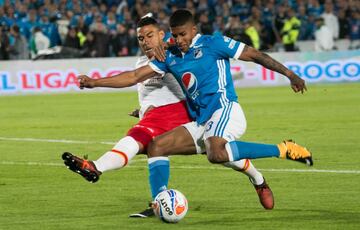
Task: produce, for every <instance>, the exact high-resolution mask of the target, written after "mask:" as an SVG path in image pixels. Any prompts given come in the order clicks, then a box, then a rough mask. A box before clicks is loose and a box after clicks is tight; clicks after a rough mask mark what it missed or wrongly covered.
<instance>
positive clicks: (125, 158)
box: [111, 149, 128, 166]
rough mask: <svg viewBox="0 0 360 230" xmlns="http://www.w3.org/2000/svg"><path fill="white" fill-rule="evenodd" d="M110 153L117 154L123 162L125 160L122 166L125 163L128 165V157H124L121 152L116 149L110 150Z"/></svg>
mask: <svg viewBox="0 0 360 230" xmlns="http://www.w3.org/2000/svg"><path fill="white" fill-rule="evenodd" d="M111 152H114V153H117V154H119V155H120V156H122V157H124V160H125V163H124V166H125V165H127V163H128V157H127V156H126V154H125V153H123V152H121V151H118V150H116V149H112V150H111Z"/></svg>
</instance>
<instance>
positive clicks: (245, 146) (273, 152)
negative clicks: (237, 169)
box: [226, 141, 280, 161]
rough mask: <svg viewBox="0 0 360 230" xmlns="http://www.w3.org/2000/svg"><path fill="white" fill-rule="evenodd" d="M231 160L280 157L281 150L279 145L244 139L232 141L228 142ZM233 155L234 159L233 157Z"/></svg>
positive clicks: (227, 146)
mask: <svg viewBox="0 0 360 230" xmlns="http://www.w3.org/2000/svg"><path fill="white" fill-rule="evenodd" d="M226 150H227V151H228V154H229V161H238V160H241V159H256V158H266V157H279V155H280V150H279V148H278V147H277V145H268V144H259V143H251V142H243V141H230V142H228V143H227V144H226ZM231 157H232V158H233V159H231Z"/></svg>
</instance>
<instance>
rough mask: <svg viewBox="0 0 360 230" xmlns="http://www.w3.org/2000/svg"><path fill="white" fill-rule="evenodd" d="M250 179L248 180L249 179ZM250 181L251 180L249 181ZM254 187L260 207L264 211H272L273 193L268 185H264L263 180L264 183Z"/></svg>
mask: <svg viewBox="0 0 360 230" xmlns="http://www.w3.org/2000/svg"><path fill="white" fill-rule="evenodd" d="M249 179H250V178H249ZM250 181H251V180H250ZM253 185H254V188H255V190H256V193H257V194H258V196H259V200H260V203H261V205H262V206H263V207H264V208H265V209H269V210H270V209H273V208H274V204H275V203H274V196H273V193H272V191H271V189H270V187H269V185H268V184H267V183H266V180H265V178H264V182H263V183H262V184H260V185H255V184H253Z"/></svg>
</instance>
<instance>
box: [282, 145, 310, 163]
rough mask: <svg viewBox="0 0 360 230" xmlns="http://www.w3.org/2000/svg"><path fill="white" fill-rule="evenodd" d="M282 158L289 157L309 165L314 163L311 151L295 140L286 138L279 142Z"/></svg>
mask: <svg viewBox="0 0 360 230" xmlns="http://www.w3.org/2000/svg"><path fill="white" fill-rule="evenodd" d="M278 148H279V150H280V156H279V157H280V158H282V159H289V160H293V161H298V162H301V163H304V164H306V165H308V166H312V165H313V160H312V156H311V152H310V151H309V150H307V149H306V148H305V147H303V146H301V145H298V144H296V143H295V142H294V141H293V140H286V141H283V142H282V143H280V144H278Z"/></svg>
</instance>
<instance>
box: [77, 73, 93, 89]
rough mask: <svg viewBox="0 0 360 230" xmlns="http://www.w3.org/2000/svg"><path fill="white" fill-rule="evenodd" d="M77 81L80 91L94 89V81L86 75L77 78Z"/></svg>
mask: <svg viewBox="0 0 360 230" xmlns="http://www.w3.org/2000/svg"><path fill="white" fill-rule="evenodd" d="M78 81H79V83H80V85H79V87H80V89H83V88H94V87H95V80H94V79H91V78H89V77H88V76H86V75H80V76H78Z"/></svg>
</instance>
